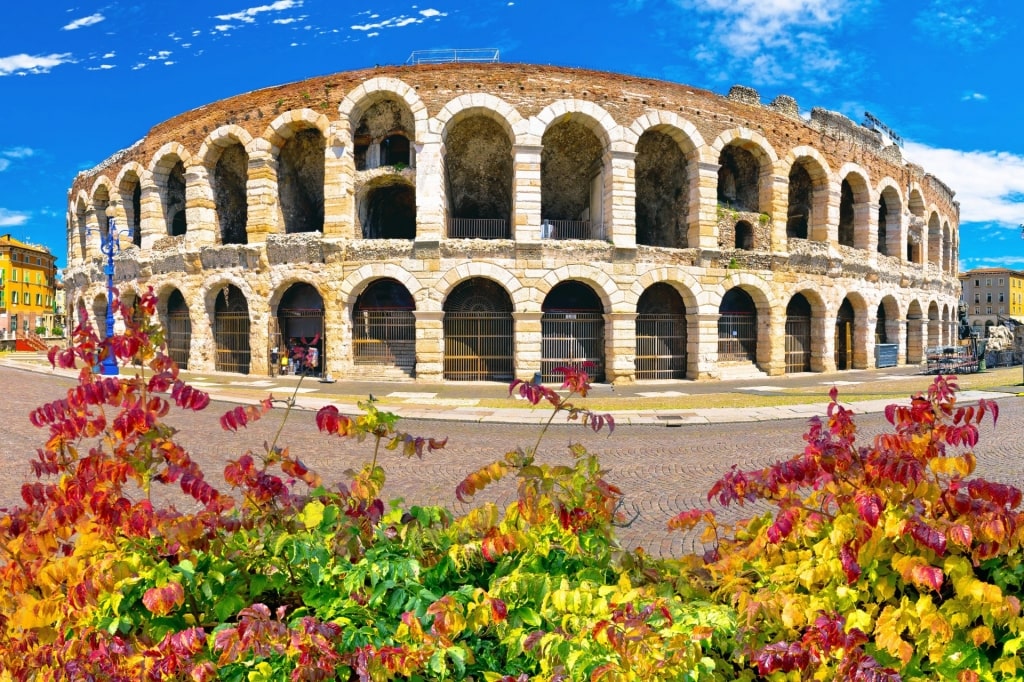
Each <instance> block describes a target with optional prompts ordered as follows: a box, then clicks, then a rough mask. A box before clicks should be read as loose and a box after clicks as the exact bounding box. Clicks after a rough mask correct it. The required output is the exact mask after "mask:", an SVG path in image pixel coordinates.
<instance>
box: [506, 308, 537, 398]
mask: <svg viewBox="0 0 1024 682" xmlns="http://www.w3.org/2000/svg"><path fill="white" fill-rule="evenodd" d="M543 315H544V313H542V312H540V311H537V312H513V313H512V322H513V327H514V331H513V338H514V339H515V350H514V351H513V352H514V359H513V365H514V366H515V375H516V378H517V379H522V380H523V381H529V380H531V379H532V378H533V375H534V374H535V373H537V372H539V371H540V360H541V325H540V320H541V317H542V316H543Z"/></svg>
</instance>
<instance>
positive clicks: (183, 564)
mask: <svg viewBox="0 0 1024 682" xmlns="http://www.w3.org/2000/svg"><path fill="white" fill-rule="evenodd" d="M175 570H177V571H178V573H180V574H182V575H183V576H185V579H186V580H187V581H188V582H192V580H193V579H194V578H195V575H196V567H195V565H194V564H193V563H192V562H191V561H189V560H188V559H182V560H181V561H179V562H178V565H177V566H175Z"/></svg>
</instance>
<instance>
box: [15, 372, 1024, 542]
mask: <svg viewBox="0 0 1024 682" xmlns="http://www.w3.org/2000/svg"><path fill="white" fill-rule="evenodd" d="M71 385H73V381H72V380H71V379H68V378H66V377H61V376H58V375H53V374H43V373H37V372H29V371H24V370H19V369H15V368H11V367H3V366H0V405H2V406H3V408H4V414H5V415H6V423H5V425H4V428H3V432H2V433H3V436H2V445H3V452H4V453H5V462H4V466H3V467H2V468H0V507H2V506H9V505H13V504H18V503H19V502H20V495H19V489H20V485H21V483H22V482H23V481H25V480H28V478H29V476H31V473H30V470H29V466H28V462H29V460H30V458H31V456H32V453H34V452H35V450H36V448H38V447H39V445H40V444H41V443H42V442H43V439H44V438H45V432H43V431H41V430H39V429H36V428H35V427H33V426H32V425H31V424H30V423H29V421H28V419H27V414H28V413H29V411H30V410H31V409H33V408H35V407H36V406H38V405H40V404H42V403H45V402H49V401H52V400H55V399H58V398H60V397H63V395H64V391H65V390H66V389H67V388H68V387H70V386H71ZM999 405H1000V417H999V422H998V425H997V426H996V427H994V428H993V427H992V425H991V422H990V421H989V422H987V423H986V424H985V425H984V426H983V427H982V429H981V441H980V443H979V444H978V446H977V448H976V449H975V452H976V454H977V456H978V463H979V467H978V474H979V475H982V476H986V477H989V478H991V479H993V480H997V481H1001V482H1005V483H1013V484H1016V485H1019V486H1024V400H1022V399H1021V398H1019V397H1016V396H1012V395H1007V396H1006V398H1004V399H1000V400H999ZM231 407H232V405H231V404H229V403H218V402H214V403H212V404H211V405H210V407H209V408H208V409H207V410H205V411H204V412H200V413H196V414H188V415H183V414H182V413H180V412H172V415H173V416H172V418H170V419H169V421H170V423H172V424H173V425H175V426H177V427H179V428H180V429H181V435H180V440H181V442H182V443H183V445H185V447H186V448H188V449H189V451H190V452H191V453H192V455H193V457H194V458H196V460H197V461H198V462H199V463H200V464H201V465H202V466H203V468H204V470H205V471H206V472H207V476H208V477H209V478H210V480H211V482H214V483H216V482H217V481H219V480H220V476H219V474H220V471H221V470H222V468H223V465H224V463H225V462H226V461H227V460H228V459H231V458H234V457H237V456H239V455H240V454H242V453H243V452H244V451H245V450H247V449H252V450H254V451H257V452H258V451H262V449H263V447H264V443H266V442H268V441H272V440H273V438H274V434H275V432H276V431H277V429H278V427H279V426H280V424H281V421H280V418H281V416H282V415H283V412H282V413H281V414H272V415H270V416H268V417H266V418H265V419H264V420H262V421H260V422H257V423H256V424H253V425H251V426H250V427H249V428H247V429H245V430H243V431H241V432H239V433H228V432H225V431H223V430H221V428H220V426H219V423H218V420H219V417H220V415H221V414H223V413H224V412H225V411H226V410H228V409H230V408H231ZM854 411H855V412H856V406H854ZM856 422H857V424H858V427H859V429H860V430H859V435H860V440H861V441H863V442H867V441H868V440H870V438H871V437H872V436H873V435H875V434H876V433H879V432H880V431H881V430H882V429H883V427H884V426H885V425H886V424H885V422H884V419H883V417H882V415H880V414H877V413H874V414H863V415H861V416H859V417H858V418H857V419H856ZM399 425H400V427H401V428H402V429H403V430H405V431H408V432H410V433H413V434H416V435H424V436H436V437H445V436H447V437H448V439H449V440H448V445H447V447H446V448H445V449H444V450H441V451H438V452H434V453H428V454H426V455H425V456H424V457H423V459H422V460H420V459H412V460H407V459H404V458H403V457H401V456H400V455H398V454H396V453H394V452H390V451H388V452H382V453H381V456H380V462H381V464H382V465H383V466H384V468H385V470H386V472H387V484H386V487H385V497H387V498H397V497H401V498H404V499H405V501H406V503H408V504H446V505H448V506H449V507H450V508H452V509H453V510H455V511H460V510H463V509H465V507H464V506H463V505H461V504H460V503H458V502H457V501H456V500H455V496H454V489H455V486H456V485H457V484H458V483H459V481H461V480H462V478H463V477H464V476H465V475H466V474H467V473H469V472H471V471H474V470H475V469H477V468H479V467H481V466H483V465H486V464H488V463H489V462H491V461H493V460H495V459H498V458H500V457H501V456H502V455H503V454H504V453H505V452H506V451H507V450H508V449H510V448H514V447H515V446H517V445H521V446H526V445H530V444H532V443H533V442H535V441H536V439H537V437H538V433H539V428H538V427H537V426H536V425H534V424H509V423H472V422H436V421H421V420H415V419H404V420H402V421H401V422H400V424H399ZM805 428H806V420H805V419H785V420H777V421H760V422H749V423H743V424H692V425H679V426H674V427H666V426H648V425H627V426H620V427H619V428H617V429H616V430H615V432H614V433H613V434H612V435H610V436H609V435H607V434H606V433H599V434H595V433H593V432H591V431H589V430H588V429H586V428H584V427H582V426H580V425H578V424H573V425H559V424H557V423H556V425H553V426H552V428H551V429H550V430H549V431H548V432H547V434H546V435H545V436H544V440H543V442H542V444H541V448H540V453H541V459H542V460H545V461H549V462H565V461H568V459H569V455H568V451H567V447H566V446H567V445H568V444H569V443H570V442H580V443H582V444H583V445H585V446H586V447H587V448H588V449H590V450H591V451H593V452H596V453H597V454H598V455H599V456H600V458H601V462H602V464H603V465H604V466H605V467H606V468H607V471H608V473H607V478H608V480H610V481H611V482H613V483H615V484H616V485H618V486H619V487H620V488H621V489H622V490H623V491H624V492H625V494H626V497H627V504H628V509H629V510H633V511H634V512H635V513H637V514H638V516H637V518H636V520H635V521H634V522H633V524H632V525H631V526H629V527H628V528H624V529H622V532H621V538H622V540H623V543H624V544H625V545H627V546H629V547H643V548H644V549H645V550H646V551H648V552H649V553H651V554H654V555H659V556H668V555H679V554H682V553H684V552H687V551H693V550H694V549H695V545H694V540H693V538H692V537H689V536H686V535H683V534H680V533H675V532H673V533H670V532H668V531H667V530H666V529H665V523H666V521H667V520H668V519H669V518H670V517H672V516H673V515H674V514H676V513H677V512H679V511H681V510H683V509H687V508H691V507H693V506H696V505H701V504H703V503H704V501H705V494H706V491H707V490H708V489H709V488H710V487H711V485H712V483H713V482H714V481H715V480H717V479H718V478H719V477H720V476H721V475H722V474H723V473H724V472H725V471H727V470H728V468H729V467H730V466H731V465H734V464H735V465H737V466H739V467H740V468H754V467H760V466H763V465H765V464H769V463H771V462H773V461H775V460H778V459H781V458H784V457H788V456H791V455H793V454H796V453H798V452H799V451H801V450H802V448H803V440H802V438H801V435H802V434H803V432H804V431H805ZM279 442H280V443H281V444H283V445H287V446H288V447H289V448H290V449H291V450H292V451H293V452H298V453H300V456H301V457H302V459H303V460H304V461H305V462H306V464H308V465H309V466H311V467H313V468H314V469H316V470H318V471H319V472H320V473H321V474H322V475H323V477H324V480H325V481H336V480H341V479H343V477H344V472H345V471H346V470H347V469H351V468H358V467H360V466H362V465H363V464H364V463H366V462H368V461H369V460H370V459H371V457H372V445H371V443H369V442H364V443H356V442H353V441H349V440H346V439H339V438H337V437H327V436H324V435H322V434H320V433H319V432H317V430H316V427H315V424H314V423H313V412H312V410H309V409H297V410H295V411H294V412H293V413H292V414H291V415H290V417H289V418H288V420H287V421H286V423H285V425H284V428H283V430H282V433H281V436H280V441H279ZM513 494H514V482H513V481H505V482H502V483H501V484H499V485H498V486H495V487H494V488H493V489H488V490H485V491H484V492H483V493H481V494H480V495H479V496H478V499H477V500H476V501H475V503H479V502H481V501H497V502H499V503H502V504H504V503H507V502H509V501H510V500H511V499H512V496H513ZM166 495H167V497H168V498H174V499H178V498H176V497H175V495H174V494H173V493H167V494H166ZM180 503H187V502H186V501H185V500H183V499H182V500H181V502H180Z"/></svg>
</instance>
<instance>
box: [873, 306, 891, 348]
mask: <svg viewBox="0 0 1024 682" xmlns="http://www.w3.org/2000/svg"><path fill="white" fill-rule="evenodd" d="M875 343H876V344H879V343H890V341H889V329H888V321H887V319H886V312H885V305H884V304H882V303H879V304H878V312H877V313H876V318H875Z"/></svg>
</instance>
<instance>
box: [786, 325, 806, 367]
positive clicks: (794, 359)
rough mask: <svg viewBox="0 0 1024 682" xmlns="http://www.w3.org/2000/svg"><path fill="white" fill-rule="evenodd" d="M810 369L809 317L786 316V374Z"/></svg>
mask: <svg viewBox="0 0 1024 682" xmlns="http://www.w3.org/2000/svg"><path fill="white" fill-rule="evenodd" d="M810 371H811V318H810V317H806V316H803V315H788V316H787V317H786V374H794V373H797V372H810Z"/></svg>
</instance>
